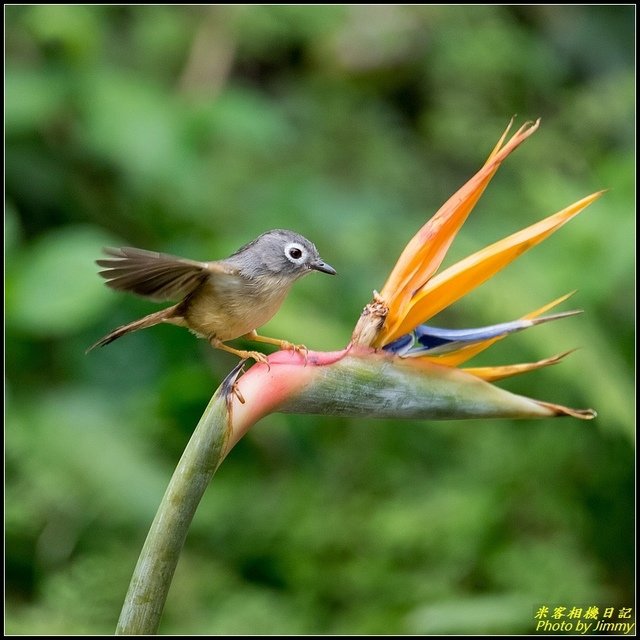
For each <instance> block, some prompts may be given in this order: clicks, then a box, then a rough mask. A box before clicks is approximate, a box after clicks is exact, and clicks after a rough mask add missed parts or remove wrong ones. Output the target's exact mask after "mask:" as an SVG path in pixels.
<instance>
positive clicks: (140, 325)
mask: <svg viewBox="0 0 640 640" xmlns="http://www.w3.org/2000/svg"><path fill="white" fill-rule="evenodd" d="M177 307H178V305H177V304H176V305H173V306H172V307H168V308H167V309H163V310H162V311H156V312H155V313H150V314H149V315H148V316H145V317H144V318H140V320H136V321H135V322H130V323H129V324H123V325H122V326H121V327H118V328H117V329H114V330H113V331H111V333H108V334H107V335H106V336H104V337H103V338H100V340H98V342H96V343H95V344H92V345H91V346H90V347H89V348H88V349H87V350H86V351H85V353H89V351H91V350H92V349H95V348H96V347H104V346H105V345H106V344H109V343H110V342H113V341H114V340H117V339H118V338H121V337H122V336H123V335H125V334H126V333H131V332H132V331H138V329H146V328H147V327H153V325H154V324H159V323H160V322H164V321H165V320H169V318H173V317H175V316H174V313H175V311H176V308H177Z"/></svg>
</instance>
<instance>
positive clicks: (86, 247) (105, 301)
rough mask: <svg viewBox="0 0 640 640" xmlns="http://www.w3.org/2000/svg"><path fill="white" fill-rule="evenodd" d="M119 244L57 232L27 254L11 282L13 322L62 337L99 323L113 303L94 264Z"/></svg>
mask: <svg viewBox="0 0 640 640" xmlns="http://www.w3.org/2000/svg"><path fill="white" fill-rule="evenodd" d="M113 243H114V240H113V238H110V237H109V236H107V235H106V234H105V233H103V232H101V231H99V230H97V229H94V228H92V227H88V226H76V227H67V228H65V229H64V230H60V231H53V232H50V233H48V234H47V235H45V236H43V237H42V238H41V239H39V240H37V241H36V242H35V243H34V244H32V245H31V246H29V247H27V248H26V249H25V250H24V251H23V252H21V253H20V254H19V256H18V258H17V261H16V263H15V264H14V265H11V267H10V269H11V271H10V273H9V275H8V277H7V294H6V295H7V300H6V303H7V322H8V323H9V324H10V325H13V327H16V328H19V329H21V330H23V331H25V332H27V333H33V334H35V335H38V336H61V335H64V334H67V333H72V332H75V331H78V330H79V329H82V328H83V327H85V326H87V325H89V324H90V323H92V322H94V321H95V320H96V319H97V318H99V317H100V315H101V314H102V313H103V312H104V310H105V309H106V308H107V306H108V305H109V303H110V302H111V301H112V300H113V298H112V297H111V296H110V295H109V292H108V291H107V289H106V288H105V287H104V286H102V284H101V283H100V279H99V278H98V277H97V275H96V271H97V267H96V266H95V265H94V264H93V261H94V260H95V259H96V258H98V257H99V255H100V252H101V248H102V247H103V246H105V245H109V244H113Z"/></svg>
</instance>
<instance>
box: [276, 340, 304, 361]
mask: <svg viewBox="0 0 640 640" xmlns="http://www.w3.org/2000/svg"><path fill="white" fill-rule="evenodd" d="M280 348H281V349H285V350H286V351H293V352H294V353H300V354H302V356H303V357H304V364H305V366H306V365H307V360H308V357H309V349H307V347H306V346H305V345H303V344H293V342H289V341H288V340H283V341H282V343H281V344H280Z"/></svg>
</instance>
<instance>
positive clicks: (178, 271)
mask: <svg viewBox="0 0 640 640" xmlns="http://www.w3.org/2000/svg"><path fill="white" fill-rule="evenodd" d="M104 252H105V253H106V254H107V255H109V256H111V257H110V258H108V259H101V260H96V264H98V265H99V266H100V267H105V268H104V270H103V271H100V272H99V273H100V275H101V276H102V277H103V278H104V279H105V280H106V281H107V282H106V285H107V286H108V287H111V288H112V289H116V290H118V291H129V292H131V293H136V294H138V295H139V296H144V297H146V298H150V299H152V300H180V299H182V298H184V297H185V296H186V295H188V294H189V293H191V292H193V291H194V290H195V289H196V288H197V287H199V286H200V285H201V284H202V283H203V282H204V281H205V280H206V279H207V278H210V277H212V276H216V275H229V274H233V273H236V270H235V269H234V268H233V267H230V266H228V265H225V264H224V263H221V262H197V261H195V260H187V259H186V258H178V257H176V256H171V255H168V254H165V253H157V252H155V251H145V250H144V249H134V248H133V247H121V248H119V249H114V248H106V249H105V250H104Z"/></svg>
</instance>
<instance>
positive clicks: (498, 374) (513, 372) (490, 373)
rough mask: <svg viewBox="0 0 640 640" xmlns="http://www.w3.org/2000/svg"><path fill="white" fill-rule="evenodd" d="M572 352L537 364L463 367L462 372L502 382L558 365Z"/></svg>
mask: <svg viewBox="0 0 640 640" xmlns="http://www.w3.org/2000/svg"><path fill="white" fill-rule="evenodd" d="M573 351H574V350H573V349H572V350H571V351H565V352H564V353H559V354H558V355H555V356H551V357H550V358H545V359H544V360H538V362H526V363H523V364H508V365H504V366H501V367H468V368H467V367H465V368H464V369H463V371H466V372H467V373H471V374H473V375H474V376H477V377H478V378H482V379H483V380H485V381H486V382H495V381H496V380H502V379H503V378H510V377H511V376H517V375H520V374H521V373H527V372H529V371H535V370H536V369H542V368H543V367H548V366H549V365H551V364H558V363H559V362H561V361H562V360H563V359H564V358H565V357H566V356H568V355H569V354H570V353H573Z"/></svg>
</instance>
